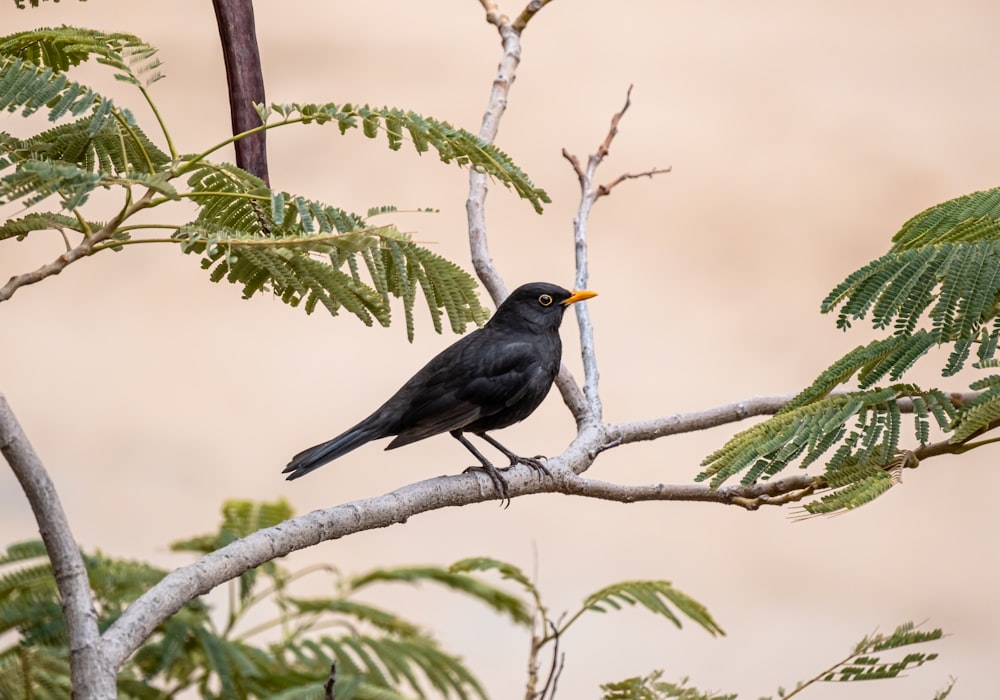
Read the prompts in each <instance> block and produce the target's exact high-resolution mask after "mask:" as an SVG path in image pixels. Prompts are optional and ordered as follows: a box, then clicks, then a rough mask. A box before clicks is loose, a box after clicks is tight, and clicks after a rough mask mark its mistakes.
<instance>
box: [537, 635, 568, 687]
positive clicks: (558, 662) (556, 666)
mask: <svg viewBox="0 0 1000 700" xmlns="http://www.w3.org/2000/svg"><path fill="white" fill-rule="evenodd" d="M548 623H549V628H550V629H551V630H552V634H551V635H549V636H548V639H551V640H552V666H551V668H549V676H548V678H546V679H545V686H544V687H543V688H542V694H541V695H540V696H539V697H540V698H541V700H545V697H546V695H548V697H549V700H554V699H555V697H556V687H557V686H558V685H559V676H561V675H562V671H563V667H564V666H565V663H566V653H565V652H563V653H559V636H560V635H559V628H558V627H556V624H555V623H554V622H552V621H551V620H548Z"/></svg>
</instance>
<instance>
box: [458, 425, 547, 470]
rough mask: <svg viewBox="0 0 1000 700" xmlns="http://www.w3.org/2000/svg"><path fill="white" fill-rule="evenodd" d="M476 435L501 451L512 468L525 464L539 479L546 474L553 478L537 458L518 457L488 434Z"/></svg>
mask: <svg viewBox="0 0 1000 700" xmlns="http://www.w3.org/2000/svg"><path fill="white" fill-rule="evenodd" d="M474 435H476V436H477V437H480V438H482V439H483V440H485V441H486V442H488V443H490V444H491V445H493V447H495V448H497V449H498V450H500V451H501V452H502V453H503V454H504V456H505V457H506V458H507V459H509V460H510V467H513V466H514V465H515V464H523V465H524V466H526V467H531V469H532V470H534V472H535V474H536V475H537V476H538V478H541V477H542V474H544V475H545V476H552V474H551V473H550V472H549V470H548V469H547V468H546V467H545V465H544V464H542V460H540V459H538V458H537V457H521V456H518V455H516V454H514V453H513V452H511V451H510V450H508V449H507V448H506V447H504V446H503V445H501V444H500V443H499V442H497V441H496V440H495V439H494V438H491V437H490V436H489V435H487V434H486V433H474ZM510 467H507V468H508V469H510Z"/></svg>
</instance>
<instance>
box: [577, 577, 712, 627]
mask: <svg viewBox="0 0 1000 700" xmlns="http://www.w3.org/2000/svg"><path fill="white" fill-rule="evenodd" d="M623 604H625V605H641V606H642V607H644V608H646V609H647V610H649V611H650V612H652V613H655V614H657V615H660V616H662V617H665V618H667V619H668V620H670V621H671V622H673V623H674V624H675V625H677V626H678V627H680V626H681V621H680V618H679V617H678V616H677V615H676V614H675V613H674V611H673V610H672V609H671V607H670V606H671V605H673V606H674V607H676V608H677V611H678V612H680V613H682V614H683V615H686V616H687V617H688V618H690V619H691V620H692V621H694V622H696V623H698V624H699V625H701V626H702V627H703V628H704V629H705V631H706V632H708V633H709V634H711V635H713V636H714V635H725V632H724V631H723V630H722V628H721V627H719V625H718V623H716V622H715V620H714V619H712V616H711V615H710V614H709V612H708V609H707V608H706V607H705V606H704V605H702V604H701V603H699V602H698V601H696V600H695V599H694V598H691V597H690V596H688V595H687V594H686V593H683V592H681V591H679V590H678V589H676V588H674V586H673V584H671V583H670V582H669V581H621V582H619V583H615V584H612V585H610V586H606V587H605V588H602V589H601V590H599V591H596V592H595V593H592V594H590V595H589V596H587V598H586V600H584V602H583V607H584V608H586V609H587V610H594V611H596V612H605V611H606V610H607V609H608V608H612V609H614V610H620V609H621V608H622V605H623Z"/></svg>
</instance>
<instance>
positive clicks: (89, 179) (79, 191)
mask: <svg viewBox="0 0 1000 700" xmlns="http://www.w3.org/2000/svg"><path fill="white" fill-rule="evenodd" d="M100 183H101V175H100V174H99V173H93V172H90V171H89V170H84V169H82V168H80V167H78V166H76V165H71V164H69V163H52V162H42V161H28V162H26V163H22V164H21V165H20V166H19V167H18V168H17V170H15V171H14V172H13V173H10V174H8V175H5V176H4V177H2V178H0V204H10V203H13V202H16V201H17V200H21V204H22V205H23V206H24V207H25V208H28V207H32V206H34V205H36V204H38V203H39V202H41V201H42V200H43V199H46V198H47V197H50V196H52V195H58V196H59V203H60V205H61V206H62V208H63V209H76V208H77V207H81V206H83V205H84V204H85V203H86V201H87V199H89V197H90V193H91V192H93V191H94V190H95V189H96V188H97V187H98V186H99V185H100Z"/></svg>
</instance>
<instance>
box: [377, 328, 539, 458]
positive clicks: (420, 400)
mask: <svg viewBox="0 0 1000 700" xmlns="http://www.w3.org/2000/svg"><path fill="white" fill-rule="evenodd" d="M480 350H482V346H480ZM450 359H451V360H453V363H450V364H448V365H443V366H441V367H439V368H435V369H437V370H438V371H436V372H429V373H428V374H427V375H425V381H423V382H421V384H420V386H409V385H408V386H404V387H403V388H402V389H401V390H400V391H399V395H400V397H402V395H405V394H407V393H409V394H410V395H411V397H412V398H411V399H410V404H409V406H408V408H407V410H406V411H405V413H404V414H403V415H402V416H401V417H400V420H399V423H398V425H399V426H400V429H399V432H398V433H397V437H396V438H395V439H394V440H393V441H392V442H390V443H389V445H388V446H387V447H386V449H387V450H389V449H393V448H395V447H401V446H403V445H408V444H409V443H411V442H416V441H417V440H423V439H424V438H427V437H431V436H432V435H438V434H440V433H445V432H450V431H452V430H461V429H462V428H463V427H465V426H466V425H468V424H470V423H473V422H475V421H476V420H478V419H480V418H482V417H484V416H489V415H492V414H494V413H496V412H498V411H501V410H503V409H504V408H506V407H508V406H510V405H512V404H514V403H517V402H518V401H519V400H520V399H521V398H523V397H524V395H525V393H526V392H527V391H528V389H529V386H530V385H531V380H532V379H533V378H535V377H536V376H537V375H539V374H540V373H542V372H543V368H542V366H541V363H540V362H539V359H538V357H537V354H536V352H535V350H534V347H533V346H532V345H531V343H528V342H512V343H504V344H502V345H498V346H494V347H492V348H490V352H487V353H484V352H477V353H475V355H474V357H473V356H470V357H469V358H468V361H466V358H465V357H457V358H454V357H453V358H450ZM427 369H431V368H430V367H428V368H427ZM456 370H464V371H456ZM394 398H395V397H394Z"/></svg>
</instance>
